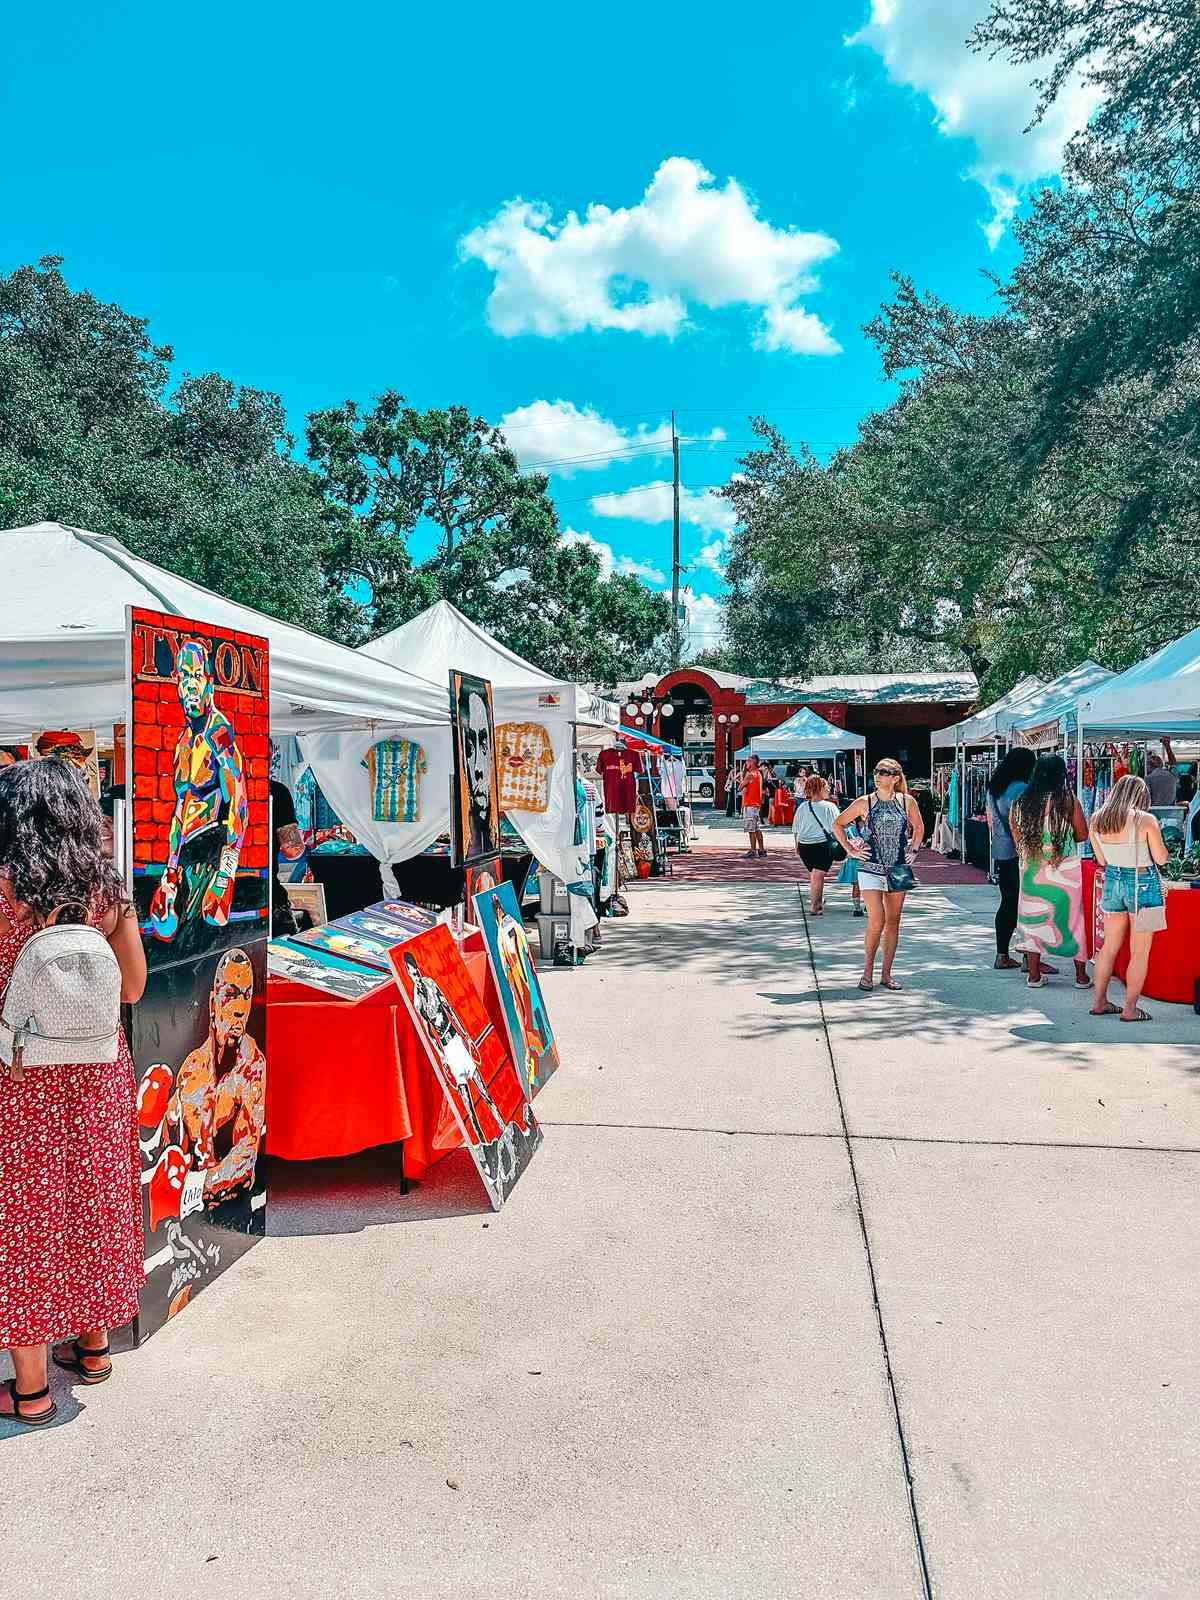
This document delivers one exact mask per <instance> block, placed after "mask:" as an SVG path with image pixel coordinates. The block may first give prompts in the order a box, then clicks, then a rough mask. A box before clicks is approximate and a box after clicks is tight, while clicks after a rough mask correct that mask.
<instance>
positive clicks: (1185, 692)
mask: <svg viewBox="0 0 1200 1600" xmlns="http://www.w3.org/2000/svg"><path fill="white" fill-rule="evenodd" d="M1076 716H1077V721H1078V726H1079V727H1080V728H1082V729H1084V730H1085V731H1086V732H1088V733H1091V732H1095V733H1106V734H1109V735H1111V736H1113V737H1116V736H1117V735H1119V734H1126V735H1128V736H1130V737H1132V738H1139V737H1140V738H1154V737H1156V736H1160V735H1164V734H1165V735H1166V736H1167V737H1189V736H1195V735H1196V734H1197V733H1200V628H1193V629H1192V631H1191V633H1185V634H1184V635H1183V637H1182V638H1181V639H1176V640H1174V641H1173V642H1172V643H1171V644H1167V645H1164V646H1163V647H1162V649H1161V650H1156V651H1155V652H1154V654H1153V655H1151V656H1147V657H1146V659H1145V660H1144V661H1139V662H1138V664H1137V665H1136V666H1134V667H1130V668H1129V670H1128V671H1127V672H1122V673H1120V674H1118V675H1117V676H1116V677H1113V678H1109V680H1108V681H1107V682H1106V683H1103V684H1100V685H1098V686H1096V687H1093V688H1092V689H1091V690H1090V691H1088V692H1085V693H1083V694H1081V695H1080V696H1079V699H1078V704H1077V711H1076Z"/></svg>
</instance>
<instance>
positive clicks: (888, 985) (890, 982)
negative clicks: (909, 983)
mask: <svg viewBox="0 0 1200 1600" xmlns="http://www.w3.org/2000/svg"><path fill="white" fill-rule="evenodd" d="M879 987H880V988H881V989H890V990H891V991H892V993H893V994H895V993H896V991H897V990H898V989H903V987H904V985H903V984H902V983H897V982H896V980H895V978H881V979H880V980H879Z"/></svg>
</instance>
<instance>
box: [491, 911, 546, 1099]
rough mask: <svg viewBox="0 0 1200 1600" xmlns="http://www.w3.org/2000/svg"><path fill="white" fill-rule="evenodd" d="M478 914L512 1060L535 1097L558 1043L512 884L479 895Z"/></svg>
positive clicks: (528, 1090)
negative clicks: (506, 1030) (502, 1013)
mask: <svg viewBox="0 0 1200 1600" xmlns="http://www.w3.org/2000/svg"><path fill="white" fill-rule="evenodd" d="M474 913H475V920H476V922H477V923H478V924H479V926H480V928H481V930H482V932H483V942H484V946H485V947H486V949H487V953H488V962H489V964H490V966H491V969H492V978H493V979H494V981H495V984H496V992H497V994H498V995H499V996H500V1003H501V1005H502V1006H503V1007H504V1021H505V1024H506V1026H507V1028H508V1042H509V1047H510V1048H511V1050H512V1055H513V1060H514V1061H515V1062H516V1064H517V1070H518V1071H519V1072H520V1073H521V1076H522V1079H523V1080H524V1084H525V1092H526V1094H527V1095H528V1097H529V1098H530V1099H531V1100H532V1099H533V1097H534V1095H535V1094H537V1093H538V1091H539V1090H541V1089H543V1088H544V1087H545V1085H546V1082H547V1080H548V1079H549V1078H550V1077H551V1076H552V1074H553V1073H554V1071H555V1069H556V1068H557V1066H558V1046H557V1045H556V1044H555V1041H554V1030H553V1028H552V1027H551V1026H550V1016H549V1013H548V1012H547V1010H546V1000H545V997H544V995H543V994H542V986H541V984H540V983H539V981H538V975H537V968H536V966H535V965H534V961H533V953H532V951H531V950H530V948H529V940H528V938H527V937H526V934H525V924H524V923H523V922H522V921H521V907H520V905H519V904H518V902H517V894H516V890H515V889H514V888H513V886H512V884H511V883H502V884H500V885H499V886H498V887H497V888H495V889H489V890H487V891H485V892H484V893H483V894H480V895H477V896H476V897H475V903H474Z"/></svg>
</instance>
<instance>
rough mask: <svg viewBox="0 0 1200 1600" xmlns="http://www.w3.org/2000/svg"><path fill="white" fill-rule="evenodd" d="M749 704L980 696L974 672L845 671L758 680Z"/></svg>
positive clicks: (944, 701) (942, 701)
mask: <svg viewBox="0 0 1200 1600" xmlns="http://www.w3.org/2000/svg"><path fill="white" fill-rule="evenodd" d="M745 694H746V702H747V704H748V705H790V704H793V703H794V702H795V701H797V700H821V701H826V702H836V703H839V704H843V705H901V704H904V703H905V702H909V703H911V702H928V701H933V702H934V703H936V704H938V705H957V704H959V703H962V704H970V702H971V701H973V700H976V699H977V698H978V696H979V683H978V680H977V679H976V677H975V674H974V673H973V672H841V673H828V674H823V675H820V676H817V677H811V678H802V679H785V680H782V681H779V682H770V681H768V680H766V679H758V680H756V681H755V682H753V683H751V684H750V686H749V687H748V688H747V689H746V691H745Z"/></svg>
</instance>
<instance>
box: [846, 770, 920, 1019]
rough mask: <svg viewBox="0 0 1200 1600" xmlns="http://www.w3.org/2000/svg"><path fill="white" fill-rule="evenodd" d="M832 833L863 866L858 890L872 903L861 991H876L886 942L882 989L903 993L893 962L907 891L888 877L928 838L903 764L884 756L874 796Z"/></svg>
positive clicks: (857, 803) (854, 806) (853, 807)
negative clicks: (851, 831) (853, 827)
mask: <svg viewBox="0 0 1200 1600" xmlns="http://www.w3.org/2000/svg"><path fill="white" fill-rule="evenodd" d="M855 823H857V825H858V826H857V831H856V834H855V836H853V837H851V835H850V834H848V833H847V831H846V830H847V828H849V827H851V825H853V824H855ZM833 831H834V833H835V834H836V835H837V838H838V839H839V841H840V842H841V844H842V847H843V848H844V850H845V852H846V854H847V856H850V857H853V858H854V859H855V860H856V861H857V862H858V887H859V890H860V892H861V894H862V897H863V899H864V900H865V901H866V905H867V926H866V930H865V932H864V934H863V975H862V977H861V978H860V979H859V980H858V987H859V988H860V989H861V990H862V991H863V993H864V994H869V993H870V992H871V990H872V989H874V987H875V957H876V954H877V953H878V951H879V947H880V944H881V943H882V945H883V961H882V966H881V969H880V974H879V987H880V988H881V989H892V990H896V989H899V988H901V987H902V985H901V984H899V983H897V981H896V979H895V978H894V977H893V976H892V963H893V962H894V961H895V959H896V949H897V947H898V945H899V943H900V918H901V917H902V916H903V915H904V896H905V893H906V891H905V890H903V889H893V888H892V887H891V883H890V881H889V878H888V873H889V872H890V871H891V870H892V869H893V868H894V867H898V866H901V865H911V864H912V862H913V860H914V859H915V857H916V853H917V851H918V850H919V849H920V847H921V841H922V840H923V839H924V837H925V824H924V822H923V821H922V820H921V812H920V808H919V807H918V805H917V802H916V801H915V800H914V799H913V797H912V795H911V794H909V792H908V783H907V781H906V780H905V777H904V768H903V767H902V766H901V765H900V763H899V762H898V761H893V760H892V759H891V758H890V757H885V758H884V759H883V760H882V761H880V762H879V763H878V764H877V765H876V767H875V788H874V790H873V792H872V793H871V794H864V795H860V796H859V797H858V799H857V800H852V801H851V802H850V804H849V805H848V806H847V807H846V809H845V810H844V811H843V812H842V814H841V816H839V817H838V819H837V821H836V822H835V823H834V824H833Z"/></svg>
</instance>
